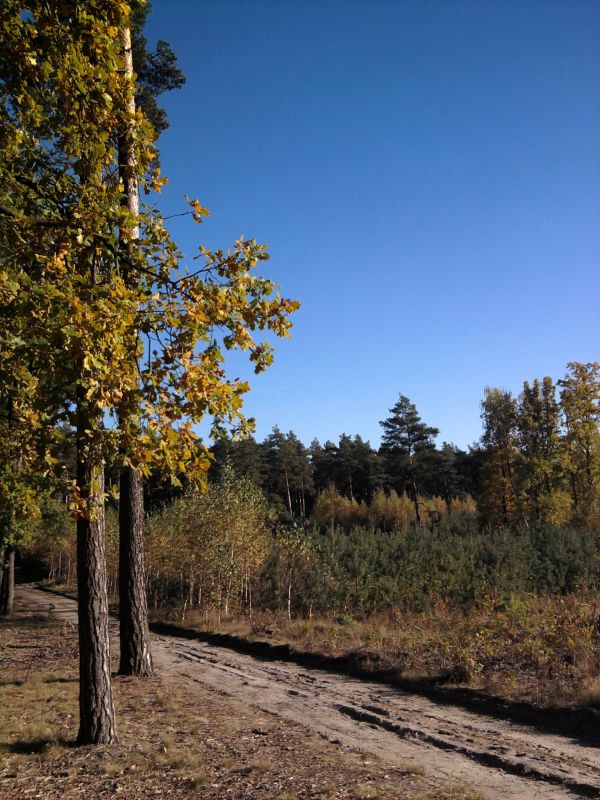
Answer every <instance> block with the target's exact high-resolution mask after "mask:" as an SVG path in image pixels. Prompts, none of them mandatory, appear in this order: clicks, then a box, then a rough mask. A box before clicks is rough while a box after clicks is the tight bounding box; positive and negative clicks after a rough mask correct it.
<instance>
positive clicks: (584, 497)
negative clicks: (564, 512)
mask: <svg viewBox="0 0 600 800" xmlns="http://www.w3.org/2000/svg"><path fill="white" fill-rule="evenodd" d="M558 385H559V386H560V387H561V392H560V404H561V411H562V414H563V421H564V428H565V441H564V454H563V460H564V464H565V469H566V471H567V474H568V476H569V483H570V489H571V497H572V502H573V509H574V513H575V518H576V519H577V520H578V521H579V522H580V523H581V522H584V523H585V522H590V521H591V514H592V513H593V511H594V508H595V504H596V503H597V496H598V490H599V489H600V363H599V362H597V361H594V362H589V363H587V364H583V363H581V362H579V361H571V362H570V363H569V364H568V365H567V374H566V376H565V377H564V378H563V379H562V380H560V381H558Z"/></svg>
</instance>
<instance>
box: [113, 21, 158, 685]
mask: <svg viewBox="0 0 600 800" xmlns="http://www.w3.org/2000/svg"><path fill="white" fill-rule="evenodd" d="M121 38H122V45H123V53H124V60H125V76H126V78H127V79H129V80H132V79H133V57H132V50H131V32H130V30H129V28H124V29H123V30H122V31H121ZM127 117H128V124H127V129H126V130H124V131H123V135H122V136H121V137H120V141H119V172H120V177H121V180H122V181H123V189H124V193H123V194H124V198H123V199H124V202H125V203H126V205H127V210H128V211H129V213H130V214H134V215H136V216H137V214H138V213H139V194H138V178H137V165H136V161H135V154H134V151H133V146H132V145H133V139H134V135H135V96H134V94H133V90H132V91H131V92H130V94H129V98H128V104H127ZM138 236H139V228H138V227H137V225H136V226H135V227H134V228H133V230H132V231H131V232H130V239H131V240H132V241H135V240H136V239H137V238H138ZM125 277H126V280H127V281H128V282H132V281H134V280H135V276H133V275H131V273H130V272H129V273H126V276H125ZM133 368H135V365H133ZM128 407H129V410H130V411H131V409H132V408H133V410H134V413H135V403H134V401H133V398H131V397H124V398H123V409H124V411H125V410H126V409H127V408H128ZM130 422H131V420H130ZM147 606H148V602H147V598H146V574H145V566H144V490H143V482H142V477H141V475H140V474H139V473H138V472H137V471H136V470H134V469H133V468H132V467H123V468H122V469H121V475H120V501H119V622H120V631H119V638H120V644H121V661H120V666H119V672H120V673H121V674H122V675H135V676H137V677H139V678H143V677H147V676H149V675H151V674H152V656H151V654H150V634H149V630H148V607H147Z"/></svg>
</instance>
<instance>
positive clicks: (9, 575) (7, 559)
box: [0, 545, 15, 614]
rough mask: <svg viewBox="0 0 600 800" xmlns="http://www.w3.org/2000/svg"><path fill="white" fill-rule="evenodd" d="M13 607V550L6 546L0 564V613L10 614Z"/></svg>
mask: <svg viewBox="0 0 600 800" xmlns="http://www.w3.org/2000/svg"><path fill="white" fill-rule="evenodd" d="M14 605H15V548H14V547H12V546H11V545H8V547H7V548H6V550H5V551H4V559H3V563H2V590H1V592H0V611H1V612H2V613H3V614H12V612H13V608H14Z"/></svg>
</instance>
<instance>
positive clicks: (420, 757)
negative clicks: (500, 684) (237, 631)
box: [0, 586, 600, 800]
mask: <svg viewBox="0 0 600 800" xmlns="http://www.w3.org/2000/svg"><path fill="white" fill-rule="evenodd" d="M17 601H18V603H19V604H20V606H21V608H27V609H29V613H30V614H31V613H33V614H37V615H38V616H39V615H40V614H43V613H50V614H51V617H52V619H54V620H60V625H61V626H62V627H61V631H63V634H62V638H61V641H62V642H63V644H64V643H68V642H71V644H70V645H69V647H71V651H70V652H71V656H70V660H71V664H70V671H71V674H75V670H76V642H75V637H74V631H75V625H76V605H75V602H74V601H73V600H72V599H70V598H68V597H64V596H59V595H55V594H52V595H50V594H48V593H44V592H41V591H40V590H39V589H36V588H35V587H33V586H29V587H19V588H18V592H17ZM112 627H113V634H114V636H115V641H116V640H118V636H116V633H117V629H116V621H113V622H112ZM3 633H6V631H3ZM36 635H37V634H36ZM22 638H23V637H22V630H18V629H17V628H15V630H14V639H15V642H17V641H18V642H22ZM152 644H153V653H154V660H155V665H156V667H157V672H158V674H159V675H160V679H158V680H157V681H153V682H150V683H148V682H140V681H126V680H123V679H117V680H116V681H115V689H116V697H117V704H118V705H120V708H119V718H120V720H123V719H125V722H122V721H121V738H122V742H123V744H122V745H120V746H119V748H123V747H124V748H125V749H124V751H123V754H122V755H120V756H119V757H118V758H117V757H116V756H115V750H114V748H113V749H112V753H113V755H112V756H111V758H112V761H113V762H116V763H117V766H116V767H113V769H114V770H115V775H116V777H114V776H108V775H106V773H105V771H104V772H103V771H102V769H101V767H102V763H101V760H100V761H99V758H100V755H99V754H101V753H102V752H103V749H102V748H77V749H71V750H70V751H69V752H66V753H65V754H64V755H62V756H60V758H59V759H58V762H60V760H61V758H65V759H67V760H69V759H75V760H80V761H81V766H80V767H77V766H75V765H73V766H70V767H68V768H67V772H69V770H75V774H77V775H78V776H79V778H78V780H80V781H82V785H81V788H77V787H75V786H73V785H72V781H73V775H72V774H71V772H69V774H68V775H66V776H63V778H62V781H63V784H64V785H65V786H66V787H67V791H66V792H65V790H64V788H61V784H60V780H61V779H60V765H59V766H58V767H56V761H54V762H52V770H53V771H50V774H49V775H46V776H45V778H44V780H45V783H42V784H40V783H39V780H41V779H42V778H41V775H42V773H43V771H41V770H38V772H37V773H36V781H34V782H32V780H31V775H30V774H29V775H27V774H26V776H25V778H24V783H23V782H22V783H19V777H18V773H16V774H12V773H11V774H9V775H8V776H6V774H5V773H4V774H3V776H2V777H1V778H0V797H2V798H4V797H6V798H7V800H8V798H9V797H10V798H12V797H15V798H21V797H23V798H25V797H28V798H29V797H44V798H46V797H47V798H55V797H56V798H57V797H65V798H66V797H80V796H82V795H83V794H87V796H88V797H90V796H92V797H112V796H119V797H127V798H129V797H131V798H137V797H140V798H141V797H188V796H189V797H205V798H212V797H215V798H216V797H227V796H230V797H234V798H240V800H241V799H242V798H269V797H272V798H282V800H283V798H290V800H291V798H310V797H315V798H316V797H331V798H346V797H347V798H390V799H391V798H415V797H428V798H441V797H468V796H469V792H468V791H467V789H464V788H461V787H471V789H472V790H474V791H477V792H479V793H480V795H481V796H483V797H487V798H490V799H491V798H501V797H502V798H508V799H509V800H512V799H513V798H514V800H521V799H523V800H525V798H527V799H529V798H540V800H543V799H545V798H548V800H554V799H555V798H556V799H558V798H568V797H571V798H573V797H600V757H599V753H598V749H597V748H595V747H592V746H589V743H585V742H583V741H579V740H577V739H575V738H573V737H567V736H564V735H559V734H557V733H551V732H548V731H547V730H542V729H539V728H536V727H535V726H532V725H526V724H524V723H516V722H514V721H513V722H511V721H509V720H506V719H499V718H497V717H492V716H489V715H487V714H486V713H484V712H483V710H482V711H478V710H477V709H475V708H469V709H465V708H461V707H459V706H452V705H449V704H448V703H444V704H441V703H437V702H436V701H435V700H433V699H429V698H426V697H423V696H420V695H417V694H413V693H410V692H408V691H405V690H402V689H401V688H399V687H394V686H389V685H385V684H383V683H381V682H371V681H369V680H365V679H362V678H356V677H354V678H353V677H349V676H344V675H340V674H339V673H335V672H328V671H327V670H324V669H310V668H307V667H306V666H305V665H299V664H294V663H293V662H290V661H279V660H274V659H272V658H264V657H263V658H258V657H256V656H252V655H249V654H244V653H239V652H235V651H233V650H231V649H228V648H225V647H219V646H215V645H214V644H210V643H207V642H202V641H194V640H188V639H181V638H177V637H173V636H165V635H156V634H153V636H152ZM65 646H66V645H65ZM38 650H39V646H38ZM3 652H6V649H4V650H3ZM14 652H15V653H17V654H18V653H20V651H18V650H15V651H14ZM23 652H24V653H27V652H28V651H23ZM36 652H37V651H36ZM39 653H40V655H39V656H38V657H37V660H38V662H39V663H40V665H43V666H44V669H47V668H48V655H49V654H48V652H47V647H46V651H44V650H43V648H42V650H39ZM30 655H31V652H30ZM3 672H4V665H3ZM141 684H143V686H141ZM19 688H23V687H19ZM152 693H155V695H156V697H155V699H154V700H153V699H152ZM160 697H163V698H164V697H167V698H169V697H173V698H176V700H177V703H179V704H180V706H179V710H178V712H177V713H176V714H175V719H176V722H173V720H171V721H169V715H168V714H166V712H165V714H166V717H165V718H164V719H163V718H162V717H161V715H160V713H159V711H160V706H161V702H163V701H161V700H160ZM156 698H158V699H156ZM163 705H164V702H163ZM157 709H158V710H157ZM124 710H125V712H126V713H125V714H124ZM75 717H76V714H74V715H73V718H72V719H71V720H70V721H69V726H70V727H69V732H68V735H67V733H66V732H65V733H62V734H61V736H62V740H64V741H67V740H68V738H69V736H70V737H71V738H74V736H75V733H76V731H75V730H74V729H73V725H74V719H75ZM124 725H125V727H123V726H124ZM165 727H166V728H172V729H173V730H172V732H171V733H170V734H169V733H168V731H167V734H168V735H167V740H166V741H165V732H164V729H165ZM161 736H162V738H161ZM169 737H170V738H169ZM2 742H3V743H4V737H3V739H2ZM132 742H133V744H132ZM9 744H10V746H11V747H13V750H12V751H11V752H12V757H13V758H14V757H16V755H17V754H16V752H15V742H14V741H13V742H11V743H9ZM17 744H18V743H17ZM119 748H117V750H118V749H119ZM131 748H134V749H133V750H131ZM135 748H137V750H136V749H135ZM17 749H18V748H17ZM105 749H106V748H105ZM9 750H10V748H9ZM86 750H87V751H89V754H88V755H87V756H86V755H85V754H84V753H83V752H82V751H86ZM109 750H111V749H110V748H109ZM138 750H139V751H140V752H138ZM163 751H164V752H163ZM157 752H158V754H159V755H160V754H161V753H162V756H163V757H164V758H163V764H162V767H161V768H160V769H158V770H155V771H156V775H157V777H156V778H155V782H158V783H157V789H156V792H155V793H154V794H152V793H150V792H149V791H148V789H147V787H146V788H144V787H141V788H140V785H138V783H136V782H139V781H140V780H143V779H142V778H141V777H140V776H139V774H138V775H136V774H135V771H134V772H133V773H132V770H131V766H132V764H133V765H134V766H135V760H136V758H135V757H139V758H140V759H142V761H143V759H144V758H146V757H147V758H146V760H147V761H149V763H155V762H156V758H154V760H152V758H151V757H150V756H151V755H152V754H154V755H156V753H157ZM148 753H150V756H149V755H148ZM186 753H187V754H190V753H191V754H192V755H188V756H186V757H185V758H184V757H183V756H184V754H186ZM144 754H146V755H144ZM134 756H135V757H134ZM186 758H187V761H186ZM86 759H87V760H86ZM9 760H10V759H9ZM38 760H39V761H40V763H44V762H43V760H42V759H38ZM158 760H159V761H160V758H159V759H158ZM97 762H98V763H97ZM69 763H71V762H70V761H69ZM224 764H225V766H224ZM120 765H122V766H120ZM159 766H160V765H159ZM148 768H149V767H148V765H146V767H145V769H146V771H147V770H148ZM8 769H11V767H10V766H9V767H8ZM12 769H13V770H14V767H12ZM57 769H58V770H59V771H58V773H57V772H56V770H57ZM78 769H79V772H77V770H78ZM186 769H187V772H186ZM140 771H141V770H140ZM26 772H27V773H31V768H30V767H28V770H27V771H26ZM195 772H196V773H197V774H195ZM187 773H190V774H189V775H188V774H187ZM89 774H91V775H92V776H94V775H97V776H98V775H103V777H102V779H101V780H100V778H99V777H97V778H96V779H95V780H94V781H93V784H92V785H94V787H95V788H94V791H95V792H96V793H95V794H93V793H92V794H91V795H90V789H89V786H90V783H89ZM11 775H12V777H11ZM11 781H12V783H11ZM110 781H112V783H110ZM190 781H191V783H190ZM107 782H108V783H107ZM105 786H106V788H105ZM114 786H116V787H117V788H114ZM111 787H112V788H111ZM9 789H10V793H9V794H2V792H3V791H4V792H7V790H9ZM36 791H37V794H36ZM78 791H79V792H80V794H77V793H76V792H78ZM68 792H72V793H71V794H69V793H68ZM73 792H75V793H73ZM100 792H102V793H100ZM117 792H118V794H117ZM136 792H137V794H136ZM143 792H145V793H143ZM186 792H187V794H186ZM470 796H473V795H472V794H471V795H470Z"/></svg>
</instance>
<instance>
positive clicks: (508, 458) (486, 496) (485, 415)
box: [481, 388, 519, 525]
mask: <svg viewBox="0 0 600 800" xmlns="http://www.w3.org/2000/svg"><path fill="white" fill-rule="evenodd" d="M481 417H482V420H483V436H482V438H481V441H482V443H483V445H484V446H485V447H486V448H487V450H488V459H487V462H486V466H485V477H484V488H483V491H482V498H481V502H482V510H483V512H484V513H483V518H484V519H485V520H486V521H487V522H491V523H495V524H497V523H503V524H504V525H508V523H509V522H510V521H511V519H512V518H513V516H514V515H516V514H517V512H518V511H519V498H518V494H517V488H516V461H517V452H518V451H517V404H516V401H515V399H514V397H513V396H512V395H511V393H510V392H508V391H505V390H504V389H498V388H487V389H486V390H485V393H484V398H483V401H482V403H481Z"/></svg>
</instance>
